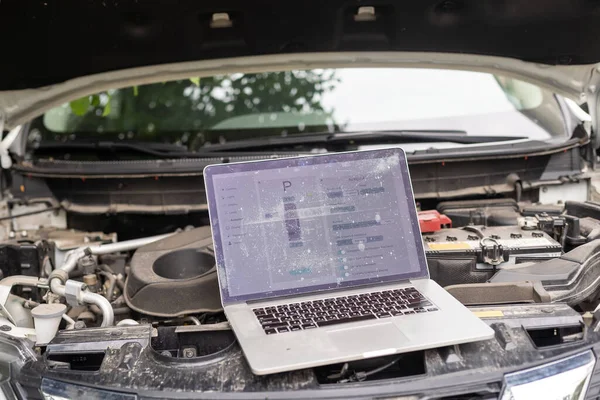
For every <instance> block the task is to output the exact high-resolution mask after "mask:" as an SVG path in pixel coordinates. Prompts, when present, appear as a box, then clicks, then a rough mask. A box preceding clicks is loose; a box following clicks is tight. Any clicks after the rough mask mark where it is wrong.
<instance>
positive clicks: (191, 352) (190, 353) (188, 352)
mask: <svg viewBox="0 0 600 400" xmlns="http://www.w3.org/2000/svg"><path fill="white" fill-rule="evenodd" d="M195 356H196V352H195V351H194V349H183V357H184V358H194V357H195Z"/></svg>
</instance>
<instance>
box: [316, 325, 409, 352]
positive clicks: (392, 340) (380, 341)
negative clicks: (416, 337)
mask: <svg viewBox="0 0 600 400" xmlns="http://www.w3.org/2000/svg"><path fill="white" fill-rule="evenodd" d="M327 334H328V336H329V337H330V338H331V339H332V340H333V342H334V343H335V346H336V347H337V348H338V349H339V350H344V351H348V352H350V353H355V352H356V350H357V349H360V350H361V351H362V352H363V353H365V352H369V351H373V352H374V353H377V352H378V351H381V354H373V355H369V354H365V357H366V358H368V357H377V356H378V355H385V354H393V353H394V350H395V349H397V348H399V347H402V346H403V345H404V344H406V343H407V342H408V338H407V337H406V336H405V335H404V334H403V333H402V332H401V331H400V329H399V328H398V327H397V326H396V325H394V324H393V323H387V324H374V325H368V326H361V327H356V328H351V327H347V328H341V329H336V330H334V331H329V332H327Z"/></svg>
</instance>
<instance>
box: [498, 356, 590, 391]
mask: <svg viewBox="0 0 600 400" xmlns="http://www.w3.org/2000/svg"><path fill="white" fill-rule="evenodd" d="M595 362H596V359H595V358H594V354H593V353H592V351H591V350H590V351H586V352H585V353H581V354H577V355H574V356H571V357H569V358H565V359H562V360H559V361H555V362H553V363H550V364H544V365H540V366H538V367H535V368H531V369H526V370H523V371H519V372H514V373H512V374H507V375H506V376H505V377H504V390H503V392H502V396H500V399H501V400H523V399H526V400H529V399H545V400H583V399H584V398H585V393H586V391H587V388H588V385H589V383H590V378H591V376H592V372H593V370H594V364H595Z"/></svg>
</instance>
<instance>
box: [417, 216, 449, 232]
mask: <svg viewBox="0 0 600 400" xmlns="http://www.w3.org/2000/svg"><path fill="white" fill-rule="evenodd" d="M418 214H419V227H420V228H421V233H430V232H437V231H440V230H442V229H445V228H452V220H451V219H450V218H448V217H447V216H445V215H444V214H440V213H439V212H437V211H436V210H428V211H419V213H418Z"/></svg>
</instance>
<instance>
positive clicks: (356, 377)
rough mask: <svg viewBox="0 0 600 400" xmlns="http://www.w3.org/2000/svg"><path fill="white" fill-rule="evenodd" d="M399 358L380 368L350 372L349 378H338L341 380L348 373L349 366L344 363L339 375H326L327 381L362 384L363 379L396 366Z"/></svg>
mask: <svg viewBox="0 0 600 400" xmlns="http://www.w3.org/2000/svg"><path fill="white" fill-rule="evenodd" d="M401 358H402V357H397V358H395V359H393V360H392V361H390V362H389V363H387V364H384V365H382V366H380V367H377V368H374V369H372V370H369V371H358V372H356V371H354V372H352V374H351V375H350V376H348V378H345V379H340V378H343V377H344V376H346V374H347V373H348V369H349V365H348V363H345V364H344V365H343V366H342V369H341V370H340V372H339V373H337V374H331V375H328V376H327V379H329V380H336V379H337V383H348V382H362V381H364V380H365V379H367V378H368V377H369V376H371V375H375V374H377V373H379V372H381V371H384V370H386V369H388V368H390V367H391V366H393V365H394V364H396V363H397V362H398V361H400V359H401Z"/></svg>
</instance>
